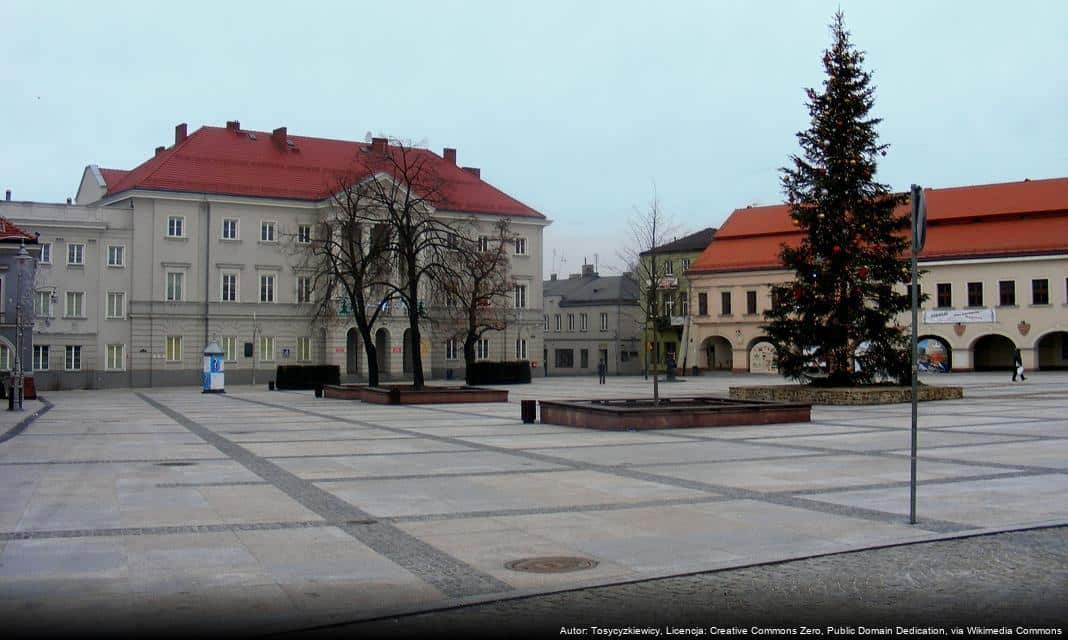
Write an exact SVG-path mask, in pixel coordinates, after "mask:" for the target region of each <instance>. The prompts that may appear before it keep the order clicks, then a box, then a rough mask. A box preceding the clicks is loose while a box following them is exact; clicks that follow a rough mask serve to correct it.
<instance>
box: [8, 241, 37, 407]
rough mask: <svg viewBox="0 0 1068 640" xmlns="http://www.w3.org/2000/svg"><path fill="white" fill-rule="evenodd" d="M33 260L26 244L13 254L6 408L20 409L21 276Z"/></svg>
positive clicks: (23, 376) (22, 375) (23, 319)
mask: <svg viewBox="0 0 1068 640" xmlns="http://www.w3.org/2000/svg"><path fill="white" fill-rule="evenodd" d="M32 262H33V256H31V255H30V254H29V252H28V251H26V245H24V244H23V245H20V246H19V252H18V253H17V254H16V255H15V270H16V272H15V273H16V275H15V363H14V367H13V368H12V371H11V395H10V397H9V398H8V406H7V408H8V410H9V411H15V410H16V409H17V410H19V411H21V410H22V399H23V388H24V383H25V380H26V374H25V372H24V371H23V366H24V365H23V362H22V338H23V335H24V333H25V325H26V315H27V314H25V313H24V312H23V305H24V303H25V300H24V299H25V298H26V295H25V292H24V291H23V290H22V278H23V276H24V275H25V272H26V268H27V267H28V266H29V265H30V264H31V263H32Z"/></svg>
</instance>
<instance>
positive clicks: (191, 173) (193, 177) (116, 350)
mask: <svg viewBox="0 0 1068 640" xmlns="http://www.w3.org/2000/svg"><path fill="white" fill-rule="evenodd" d="M393 148H394V147H392V146H391V144H390V143H389V142H388V141H387V140H386V139H383V138H375V139H373V140H372V141H370V142H369V143H359V142H348V141H340V140H328V139H322V138H310V137H304V136H291V135H289V134H288V132H287V131H286V128H285V127H280V128H278V129H275V130H274V131H273V132H263V131H251V130H246V129H242V128H241V126H240V123H238V122H236V121H232V122H228V123H227V125H226V126H225V127H201V128H200V129H198V130H197V131H195V132H193V133H191V134H189V133H187V127H186V125H185V124H180V125H178V126H177V127H176V128H175V137H174V143H173V144H172V145H171V146H168V147H159V148H157V149H156V151H155V154H154V155H153V156H152V157H151V158H149V159H148V160H146V161H145V162H144V163H142V164H141V165H139V166H138V167H135V168H134V169H132V170H129V171H124V170H114V169H101V168H99V167H97V166H95V165H91V166H89V167H87V168H86V169H85V171H84V173H83V175H82V179H81V183H80V186H79V189H78V195H77V198H76V204H66V205H63V204H42V203H33V202H17V201H8V202H0V215H3V216H6V217H8V218H9V219H11V220H12V221H13V222H15V223H16V224H18V225H20V226H21V227H23V228H24V229H26V230H27V231H29V232H31V233H32V232H37V233H38V234H40V235H39V241H40V243H41V245H42V254H43V257H42V259H41V260H40V264H39V267H38V276H37V283H36V287H37V291H38V292H39V293H38V297H39V300H38V304H37V307H38V308H37V309H36V311H37V321H36V324H35V335H34V349H35V353H41V354H43V353H45V351H47V353H48V357H47V358H43V359H39V360H38V361H37V362H36V364H37V365H40V366H38V367H35V377H36V379H37V387H38V388H40V389H49V388H98V387H108V386H155V385H175V384H197V383H198V382H199V381H200V379H201V378H200V376H201V366H202V364H201V363H202V360H201V351H202V350H203V348H204V347H205V345H206V344H207V343H208V342H209V341H211V340H216V341H217V342H218V343H219V344H220V345H221V346H222V348H223V350H224V351H225V353H226V355H225V366H226V376H227V381H228V382H230V383H247V382H250V381H252V380H253V378H255V380H256V381H257V382H264V381H266V380H268V379H271V378H273V374H274V370H275V367H276V366H277V365H280V364H337V365H339V366H340V367H341V370H342V374H343V376H346V377H348V378H349V379H360V378H362V377H364V376H365V372H366V360H365V355H364V351H363V348H362V346H361V345H360V338H359V333H358V331H357V330H356V329H355V324H354V323H353V322H352V319H351V315H349V316H346V315H345V313H344V309H340V308H339V313H338V314H337V315H336V317H332V318H316V317H313V315H314V314H313V309H314V307H315V305H314V304H313V303H314V301H315V297H316V295H317V292H315V291H312V290H311V281H312V280H311V274H310V273H308V272H307V271H305V270H304V269H303V266H302V265H303V264H304V260H303V256H302V253H301V250H302V247H301V245H302V244H306V243H310V242H311V241H312V240H313V237H312V234H313V231H314V229H315V228H316V223H317V222H319V221H320V220H321V219H323V218H324V216H325V215H326V214H327V212H328V211H329V210H330V208H331V207H332V206H333V203H332V195H333V193H334V191H336V190H337V184H338V183H337V176H338V175H341V174H342V173H346V174H347V173H352V174H360V173H361V172H364V173H366V172H367V171H368V167H372V166H374V158H375V157H376V156H378V155H381V154H386V153H390V152H391V149H393ZM412 153H416V154H419V157H420V161H422V162H425V163H427V164H428V165H429V166H432V167H433V170H434V171H435V174H436V177H437V179H438V180H440V189H441V193H442V197H441V199H440V201H439V202H438V206H437V207H436V208H435V210H434V212H433V215H436V216H441V217H445V218H453V219H457V220H460V219H462V220H465V221H474V224H475V225H476V226H477V227H478V228H479V229H484V230H485V232H486V235H487V236H489V235H491V234H492V233H493V229H494V223H495V222H496V221H497V220H499V219H500V218H501V217H507V218H508V219H509V220H510V222H511V232H512V233H513V234H514V243H513V247H514V248H513V251H512V255H511V256H510V262H511V277H512V278H513V280H514V282H515V287H516V293H515V306H516V310H515V313H514V315H513V319H512V322H511V323H509V325H508V327H507V328H506V329H505V330H503V331H498V332H491V333H490V334H488V335H486V336H485V341H486V342H485V345H484V348H480V355H481V356H483V357H485V358H489V359H513V357H520V356H522V357H523V358H527V357H528V356H527V354H530V358H529V359H535V358H534V357H533V356H534V355H535V354H540V353H541V351H542V344H541V337H542V331H541V323H542V312H541V309H540V302H541V300H542V295H541V284H542V259H541V256H542V231H543V229H544V227H545V226H547V225H548V224H549V221H548V220H547V219H546V217H545V216H544V215H542V214H541V213H539V212H538V211H536V210H534V209H532V208H530V207H528V206H527V205H525V204H523V203H521V202H519V201H518V200H516V199H515V198H512V197H511V196H509V195H507V194H505V193H503V192H501V191H500V190H498V189H496V188H494V187H493V186H491V185H490V184H489V183H487V182H485V181H484V180H482V178H481V172H480V170H479V169H477V168H472V167H461V166H458V165H457V163H456V158H457V154H456V150H455V149H448V148H447V149H445V150H444V151H443V153H442V154H441V155H440V156H439V155H437V154H435V153H433V152H431V151H429V150H426V149H414V150H412ZM428 309H429V313H430V314H431V316H432V315H433V309H432V308H431V305H430V303H429V302H428ZM407 326H408V325H407V317H406V316H404V315H403V314H402V312H401V309H400V307H399V306H396V308H392V309H389V310H388V311H387V312H385V313H384V315H383V318H382V319H381V320H380V322H379V324H378V325H377V327H376V331H375V340H376V344H377V346H378V347H379V350H378V351H379V359H380V363H379V364H380V365H381V369H382V374H383V379H385V380H390V379H404V378H405V377H408V376H410V375H411V349H413V348H415V347H413V345H410V344H408V343H409V342H410V341H409V340H408V339H407V335H408V334H407ZM422 332H423V341H422V342H423V343H422V344H421V345H418V348H419V349H421V350H422V354H423V363H424V373H425V374H426V375H428V376H430V377H442V376H444V375H445V373H446V371H447V370H448V369H453V370H454V372H455V373H456V374H457V375H462V371H463V367H464V365H463V353H462V349H458V348H457V345H456V344H455V343H453V342H451V341H449V340H447V339H446V338H445V336H443V335H439V334H435V332H434V329H433V327H432V326H430V325H429V324H428V326H427V327H425V328H423V329H422ZM248 345H251V350H250V349H249V348H248ZM71 352H74V353H76V354H77V358H69V357H60V355H59V354H61V353H62V354H68V353H71ZM250 352H251V355H249V354H250Z"/></svg>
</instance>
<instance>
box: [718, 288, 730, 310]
mask: <svg viewBox="0 0 1068 640" xmlns="http://www.w3.org/2000/svg"><path fill="white" fill-rule="evenodd" d="M719 304H720V312H719V313H720V315H723V316H729V315H730V314H731V292H730V291H722V292H720V294H719Z"/></svg>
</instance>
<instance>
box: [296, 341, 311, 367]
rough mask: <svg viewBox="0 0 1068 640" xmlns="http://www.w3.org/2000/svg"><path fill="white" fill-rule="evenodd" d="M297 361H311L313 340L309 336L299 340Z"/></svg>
mask: <svg viewBox="0 0 1068 640" xmlns="http://www.w3.org/2000/svg"><path fill="white" fill-rule="evenodd" d="M297 360H299V361H300V362H308V361H310V360H311V338H309V337H307V336H303V337H300V338H297Z"/></svg>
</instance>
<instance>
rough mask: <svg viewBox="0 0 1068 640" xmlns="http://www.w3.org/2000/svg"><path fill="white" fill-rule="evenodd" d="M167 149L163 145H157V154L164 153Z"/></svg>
mask: <svg viewBox="0 0 1068 640" xmlns="http://www.w3.org/2000/svg"><path fill="white" fill-rule="evenodd" d="M166 149H167V147H162V146H161V147H156V155H157V156H158V155H159V154H161V153H163V152H164V151H165V150H166Z"/></svg>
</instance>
